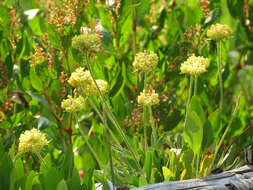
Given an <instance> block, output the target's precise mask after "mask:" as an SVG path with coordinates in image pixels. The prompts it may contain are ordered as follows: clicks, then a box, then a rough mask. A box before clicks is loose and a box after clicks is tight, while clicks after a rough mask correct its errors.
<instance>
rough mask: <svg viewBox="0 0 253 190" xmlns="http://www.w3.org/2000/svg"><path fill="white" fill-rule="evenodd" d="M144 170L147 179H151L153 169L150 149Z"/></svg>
mask: <svg viewBox="0 0 253 190" xmlns="http://www.w3.org/2000/svg"><path fill="white" fill-rule="evenodd" d="M143 171H144V172H145V173H146V176H147V180H148V181H149V180H150V176H151V171H152V153H151V152H150V151H149V152H147V153H146V156H145V162H144V167H143Z"/></svg>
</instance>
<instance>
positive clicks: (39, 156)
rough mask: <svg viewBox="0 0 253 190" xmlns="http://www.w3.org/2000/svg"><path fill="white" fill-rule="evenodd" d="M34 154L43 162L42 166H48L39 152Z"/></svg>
mask: <svg viewBox="0 0 253 190" xmlns="http://www.w3.org/2000/svg"><path fill="white" fill-rule="evenodd" d="M36 155H37V156H38V158H39V159H40V161H41V162H42V163H43V164H44V166H45V167H46V168H48V167H47V164H46V162H45V161H44V159H43V158H42V156H41V154H40V153H38V154H36Z"/></svg>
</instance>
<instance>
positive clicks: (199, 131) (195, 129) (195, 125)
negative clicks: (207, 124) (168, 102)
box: [184, 111, 203, 154]
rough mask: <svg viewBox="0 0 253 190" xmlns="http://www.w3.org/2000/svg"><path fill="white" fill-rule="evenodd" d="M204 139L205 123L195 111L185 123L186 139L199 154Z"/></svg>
mask: <svg viewBox="0 0 253 190" xmlns="http://www.w3.org/2000/svg"><path fill="white" fill-rule="evenodd" d="M202 139H203V124H202V121H201V119H200V118H199V116H198V114H197V113H196V112H195V111H192V112H190V113H189V116H188V119H187V121H186V124H185V130H184V140H185V142H187V143H188V144H189V146H190V147H191V149H192V150H193V152H194V154H199V152H200V148H201V145H202Z"/></svg>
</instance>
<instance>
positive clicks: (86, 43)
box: [72, 33, 101, 52]
mask: <svg viewBox="0 0 253 190" xmlns="http://www.w3.org/2000/svg"><path fill="white" fill-rule="evenodd" d="M100 43H101V41H100V35H99V34H97V33H84V34H80V35H78V36H74V37H73V39H72V46H73V48H75V49H77V50H78V51H80V52H84V51H87V50H88V49H90V48H91V47H96V46H99V45H100Z"/></svg>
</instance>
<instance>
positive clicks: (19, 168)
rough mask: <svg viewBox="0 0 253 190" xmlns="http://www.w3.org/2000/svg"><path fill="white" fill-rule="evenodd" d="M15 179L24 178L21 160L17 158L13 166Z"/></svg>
mask: <svg viewBox="0 0 253 190" xmlns="http://www.w3.org/2000/svg"><path fill="white" fill-rule="evenodd" d="M14 168H15V169H14V172H15V173H14V174H15V179H17V180H18V179H20V178H22V177H24V176H25V173H24V167H23V162H22V160H21V158H18V159H17V160H16V161H15V164H14Z"/></svg>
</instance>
